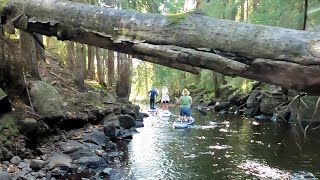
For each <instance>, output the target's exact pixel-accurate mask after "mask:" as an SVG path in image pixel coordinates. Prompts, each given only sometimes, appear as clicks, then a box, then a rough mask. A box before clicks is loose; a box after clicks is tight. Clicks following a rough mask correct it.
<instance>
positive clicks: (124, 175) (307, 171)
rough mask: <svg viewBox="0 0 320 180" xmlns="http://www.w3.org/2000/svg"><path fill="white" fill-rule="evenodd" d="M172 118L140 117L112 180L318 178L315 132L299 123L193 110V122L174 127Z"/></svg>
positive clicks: (319, 152)
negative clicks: (303, 130) (141, 120)
mask: <svg viewBox="0 0 320 180" xmlns="http://www.w3.org/2000/svg"><path fill="white" fill-rule="evenodd" d="M171 111H172V112H173V115H172V117H170V118H167V119H161V118H159V117H156V116H151V117H148V118H145V119H144V124H145V127H143V128H139V129H138V131H139V133H137V134H135V135H134V136H133V139H132V141H131V142H130V143H129V146H128V149H127V151H126V152H125V153H124V156H123V158H122V159H121V163H120V164H119V165H118V166H117V167H116V171H117V173H116V174H117V175H115V176H113V177H112V178H111V179H123V180H125V179H132V180H138V179H141V180H147V179H150V180H158V179H164V180H167V179H172V180H178V179H181V180H198V179H199V180H206V179H210V180H211V179H217V180H220V179H221V180H224V179H230V180H231V179H232V180H234V179H294V180H298V179H318V178H320V156H319V155H320V140H318V139H320V138H319V137H320V134H318V130H313V131H312V133H310V134H307V136H304V135H303V133H299V129H300V130H301V126H300V125H297V124H296V125H295V124H292V125H284V124H279V123H275V122H270V121H267V122H266V121H255V120H253V119H248V118H244V117H241V116H239V115H219V114H214V113H208V116H202V115H201V114H200V113H198V112H197V110H193V112H192V116H193V117H195V119H196V122H195V124H194V125H193V126H191V127H190V128H187V129H173V127H172V123H173V122H174V121H175V120H176V118H177V114H178V109H172V110H171Z"/></svg>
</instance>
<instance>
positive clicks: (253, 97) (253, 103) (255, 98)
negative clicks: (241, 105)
mask: <svg viewBox="0 0 320 180" xmlns="http://www.w3.org/2000/svg"><path fill="white" fill-rule="evenodd" d="M261 98H262V94H261V92H260V91H258V90H254V91H252V92H251V94H250V95H249V97H248V99H247V102H246V103H247V107H248V108H254V107H257V106H258V105H259V103H260V100H261Z"/></svg>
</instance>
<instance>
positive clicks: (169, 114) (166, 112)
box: [160, 110, 172, 117]
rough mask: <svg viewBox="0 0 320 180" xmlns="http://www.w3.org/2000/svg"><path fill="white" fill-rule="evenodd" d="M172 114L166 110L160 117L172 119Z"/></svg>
mask: <svg viewBox="0 0 320 180" xmlns="http://www.w3.org/2000/svg"><path fill="white" fill-rule="evenodd" d="M171 114H172V113H171V112H170V111H169V110H164V111H162V112H161V114H160V116H162V117H170V116H171Z"/></svg>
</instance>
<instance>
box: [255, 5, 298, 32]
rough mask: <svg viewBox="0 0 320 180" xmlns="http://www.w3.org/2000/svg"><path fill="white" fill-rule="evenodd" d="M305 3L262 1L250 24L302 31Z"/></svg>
mask: <svg viewBox="0 0 320 180" xmlns="http://www.w3.org/2000/svg"><path fill="white" fill-rule="evenodd" d="M303 3H304V1H301V0H291V1H283V0H273V1H261V2H260V3H259V5H258V6H257V9H256V10H255V11H253V12H252V14H251V16H250V22H252V23H257V24H263V25H270V26H279V27H285V28H291V29H301V28H302V27H303V19H304V8H303V7H304V4H303Z"/></svg>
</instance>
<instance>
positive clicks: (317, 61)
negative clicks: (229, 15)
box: [1, 0, 320, 94]
mask: <svg viewBox="0 0 320 180" xmlns="http://www.w3.org/2000/svg"><path fill="white" fill-rule="evenodd" d="M1 20H2V23H4V22H12V24H13V25H14V26H15V27H16V28H18V29H22V30H25V31H28V32H33V33H39V34H43V35H47V36H56V37H58V39H60V40H71V41H75V42H80V43H86V44H89V45H93V46H97V47H101V48H106V49H111V50H115V51H119V52H122V53H127V54H131V55H132V56H133V57H136V58H139V59H141V60H145V61H149V62H152V63H157V64H161V65H165V66H168V67H172V68H176V69H180V70H184V71H188V72H191V73H194V74H198V73H199V69H200V68H203V69H211V70H214V71H217V72H220V73H223V74H227V75H231V76H241V77H245V78H250V79H254V80H258V81H262V82H266V83H270V84H276V85H280V86H283V87H285V88H292V89H296V90H301V91H305V92H308V93H311V94H320V76H319V74H320V66H319V65H320V42H319V39H320V36H319V35H317V34H315V33H312V32H306V31H299V30H292V29H285V28H279V27H270V26H261V25H252V24H246V23H239V22H234V21H228V20H221V19H214V18H210V17H207V16H204V15H203V14H199V13H196V12H195V13H190V14H188V13H187V14H183V15H177V16H176V17H174V16H164V15H157V14H147V13H138V12H132V11H123V10H117V9H112V8H106V7H99V6H92V5H85V4H80V3H74V2H69V1H57V0H28V1H25V0H8V2H7V4H6V6H5V8H4V11H3V13H2V18H1Z"/></svg>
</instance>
